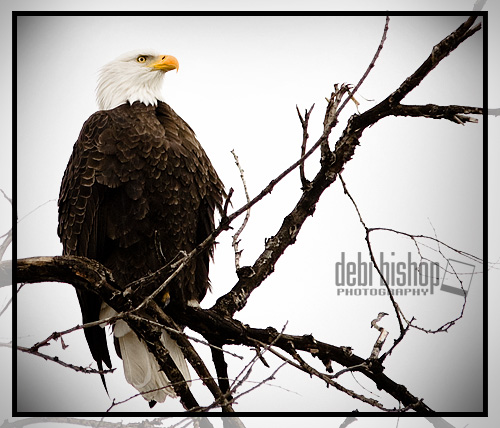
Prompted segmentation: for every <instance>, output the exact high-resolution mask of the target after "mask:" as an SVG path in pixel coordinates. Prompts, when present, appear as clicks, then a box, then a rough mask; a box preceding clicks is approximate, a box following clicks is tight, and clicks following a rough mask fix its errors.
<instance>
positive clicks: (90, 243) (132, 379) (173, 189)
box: [58, 51, 224, 405]
mask: <svg viewBox="0 0 500 428" xmlns="http://www.w3.org/2000/svg"><path fill="white" fill-rule="evenodd" d="M178 68H179V63H178V61H177V59H176V58H175V57H173V56H169V55H158V54H157V53H153V52H149V51H141V52H131V53H128V54H125V55H123V56H121V57H119V58H117V59H115V60H114V61H112V62H110V63H109V64H107V65H105V66H104V67H103V68H102V70H101V74H100V77H99V80H98V86H97V101H98V105H99V111H98V112H96V113H94V114H93V115H92V116H90V118H89V119H88V120H87V121H86V122H85V123H84V125H83V128H82V130H81V132H80V135H79V137H78V140H77V141H76V143H75V145H74V148H73V153H72V155H71V157H70V159H69V163H68V165H67V168H66V171H65V173H64V177H63V180H62V184H61V190H60V195H59V226H58V235H59V237H60V239H61V242H62V244H63V254H65V255H76V256H85V257H88V258H91V259H94V260H97V261H99V262H100V263H102V264H103V265H104V266H106V267H107V268H109V269H110V270H111V272H112V273H113V277H114V279H115V280H116V282H117V284H118V285H119V286H120V287H121V288H122V289H124V288H125V287H126V286H127V284H129V283H130V282H132V281H134V280H137V279H139V278H142V277H144V276H145V275H147V274H149V273H151V272H154V271H156V270H158V269H159V268H161V267H162V266H164V265H166V264H168V263H169V262H171V261H172V260H174V259H175V258H176V257H178V255H179V253H180V252H181V251H185V252H189V251H191V250H193V249H194V248H195V247H196V246H197V244H199V243H200V242H202V241H203V240H204V239H205V238H206V237H207V236H208V235H209V233H210V232H211V231H212V230H213V228H214V211H215V209H218V210H220V209H221V204H222V199H223V196H224V188H223V185H222V182H221V180H220V179H219V177H218V175H217V173H216V171H215V170H214V168H213V166H212V164H211V162H210V160H209V158H208V157H207V155H206V153H205V151H204V150H203V148H202V147H201V145H200V143H199V142H198V140H197V139H196V137H195V133H194V132H193V130H192V129H191V127H190V126H189V125H188V124H187V123H186V122H184V120H182V119H181V118H180V117H179V116H178V115H177V114H176V113H175V112H174V110H173V109H172V108H171V107H170V106H169V105H167V104H166V103H165V102H164V101H162V97H161V87H162V81H163V77H164V75H165V74H166V72H167V71H170V70H174V69H176V70H178ZM212 253H213V248H210V250H209V251H208V252H206V253H204V254H202V255H201V256H200V257H198V258H197V259H196V260H195V261H194V262H192V263H191V264H190V265H189V266H188V267H187V269H185V270H183V271H182V272H181V273H180V275H178V276H177V277H176V279H175V281H174V283H173V284H172V286H171V288H170V289H169V296H168V298H169V299H170V302H171V303H170V304H191V305H196V304H198V303H199V302H200V301H201V300H202V299H203V297H204V296H205V294H206V292H207V290H208V288H209V286H210V285H209V279H208V270H209V258H210V256H211V254H212ZM77 296H78V300H79V303H80V307H81V312H82V318H83V322H84V323H88V322H92V321H96V320H99V319H103V318H105V317H107V316H110V315H113V313H114V311H113V310H112V309H111V308H109V307H108V306H107V305H105V304H104V303H103V302H102V301H101V299H100V298H99V297H98V296H97V295H96V294H94V293H91V292H88V291H84V290H77ZM162 299H163V302H164V301H165V300H166V299H167V296H165V295H164V296H162ZM84 331H85V337H86V340H87V343H88V346H89V348H90V352H91V354H92V357H93V358H94V360H95V361H96V362H97V366H98V367H99V369H100V370H102V369H103V363H104V364H106V366H108V367H109V368H111V360H110V356H109V352H108V347H107V344H106V335H105V330H104V328H101V327H91V328H86V329H85V330H84ZM113 335H114V344H115V349H116V352H117V354H118V356H119V357H120V358H121V359H122V360H123V367H124V372H125V377H126V379H127V381H128V382H129V383H130V384H132V385H133V386H134V387H135V388H136V389H137V390H138V391H139V392H141V394H142V395H143V397H144V398H145V399H146V400H148V401H150V404H151V405H153V404H154V403H155V402H163V401H165V398H166V397H167V396H175V392H174V391H173V388H172V387H168V385H169V382H168V378H167V377H166V375H165V374H164V373H163V372H162V371H160V368H159V366H158V363H157V362H156V360H155V358H154V357H153V355H152V354H151V353H150V352H149V351H148V349H147V347H146V345H145V344H144V343H143V342H142V341H141V340H140V339H139V338H138V337H137V336H136V334H135V333H134V332H133V331H132V330H131V329H130V328H129V326H128V325H127V324H126V323H125V322H124V321H118V322H117V323H116V324H115V325H114V328H113ZM162 341H163V342H164V344H165V346H166V347H167V349H168V351H169V352H170V355H171V356H172V358H173V360H174V362H175V363H176V365H177V367H178V368H179V370H180V371H181V373H182V374H183V376H184V378H185V379H186V380H190V377H189V371H188V368H187V364H186V362H185V360H184V357H183V354H182V351H181V350H180V348H179V347H178V346H177V343H176V342H175V341H174V340H172V339H171V338H170V337H169V336H168V334H167V333H166V332H163V335H162ZM102 380H103V384H104V387H105V388H106V382H105V380H104V376H102ZM158 388H162V389H160V390H157V391H154V392H148V391H151V390H154V389H158ZM106 389H107V388H106Z"/></svg>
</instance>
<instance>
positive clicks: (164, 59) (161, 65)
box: [150, 55, 179, 71]
mask: <svg viewBox="0 0 500 428" xmlns="http://www.w3.org/2000/svg"><path fill="white" fill-rule="evenodd" d="M150 67H151V68H154V69H155V70H163V71H170V70H173V69H176V70H177V71H179V61H177V58H176V57H174V56H171V55H160V56H158V59H157V60H156V61H155V62H153V63H152V64H151V65H150Z"/></svg>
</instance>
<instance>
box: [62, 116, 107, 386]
mask: <svg viewBox="0 0 500 428" xmlns="http://www.w3.org/2000/svg"><path fill="white" fill-rule="evenodd" d="M108 122H109V117H108V115H107V114H106V113H105V112H98V113H95V114H94V115H92V116H91V117H90V118H89V119H88V120H87V121H86V122H85V124H84V125H83V128H82V131H81V132H80V135H79V137H78V140H77V142H76V144H75V146H74V148H73V153H72V155H71V157H70V160H69V162H68V166H67V168H66V171H65V173H64V177H63V180H62V183H61V191H60V195H59V226H58V234H59V237H60V238H61V241H62V244H63V254H64V255H75V256H84V257H88V258H91V259H96V260H100V254H101V253H102V252H104V251H105V247H106V245H107V243H106V242H104V239H105V236H106V234H105V233H102V231H103V229H104V228H105V215H106V214H105V212H104V211H103V209H102V208H101V206H104V205H105V204H103V202H104V198H105V188H104V186H102V185H99V184H98V183H97V182H96V165H98V164H99V163H100V162H101V160H102V159H103V156H104V155H103V154H102V153H101V152H99V151H98V149H97V141H98V140H99V138H100V135H101V134H102V131H103V129H106V128H107V126H108ZM76 293H77V295H78V300H79V302H80V307H81V311H82V318H83V322H84V323H88V322H92V321H97V320H98V319H99V312H100V310H101V299H100V297H99V296H98V295H97V294H94V293H92V292H89V291H85V290H79V289H77V290H76ZM85 337H86V339H87V343H88V345H89V348H90V352H91V353H92V357H93V358H94V360H95V361H96V362H97V365H98V367H99V369H100V370H102V368H103V366H102V363H103V362H104V363H105V364H106V365H107V366H108V367H109V368H111V360H110V357H109V352H108V346H107V342H106V335H105V329H104V328H101V327H99V326H96V327H91V328H86V329H85ZM101 378H102V380H103V383H104V386H106V383H105V381H104V376H102V375H101Z"/></svg>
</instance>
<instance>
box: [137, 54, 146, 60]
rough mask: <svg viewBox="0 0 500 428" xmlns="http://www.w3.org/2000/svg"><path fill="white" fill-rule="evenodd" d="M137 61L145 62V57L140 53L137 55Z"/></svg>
mask: <svg viewBox="0 0 500 428" xmlns="http://www.w3.org/2000/svg"><path fill="white" fill-rule="evenodd" d="M137 62H146V57H145V56H143V55H141V56H138V57H137Z"/></svg>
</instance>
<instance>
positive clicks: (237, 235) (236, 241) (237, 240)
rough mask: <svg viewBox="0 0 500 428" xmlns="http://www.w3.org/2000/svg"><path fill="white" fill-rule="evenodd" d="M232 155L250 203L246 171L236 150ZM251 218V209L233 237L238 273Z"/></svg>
mask: <svg viewBox="0 0 500 428" xmlns="http://www.w3.org/2000/svg"><path fill="white" fill-rule="evenodd" d="M231 154H232V155H233V157H234V162H235V163H236V166H237V167H238V170H239V171H240V177H241V182H242V183H243V189H244V191H245V198H246V200H247V203H249V202H250V196H248V189H247V183H246V181H245V174H244V173H245V171H244V170H243V168H242V167H241V165H240V160H239V159H238V156H237V155H236V152H235V151H234V149H233V150H231ZM249 218H250V208H248V210H247V212H246V214H245V218H244V220H243V223H241V226H240V228H239V229H238V230H237V232H236V233H235V234H234V235H233V241H232V246H233V248H234V266H235V268H236V271H238V269H239V268H240V258H241V253H242V252H243V250H240V249H239V243H240V235H241V233H242V232H243V230H244V229H245V227H246V225H247V223H248V219H249Z"/></svg>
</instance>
